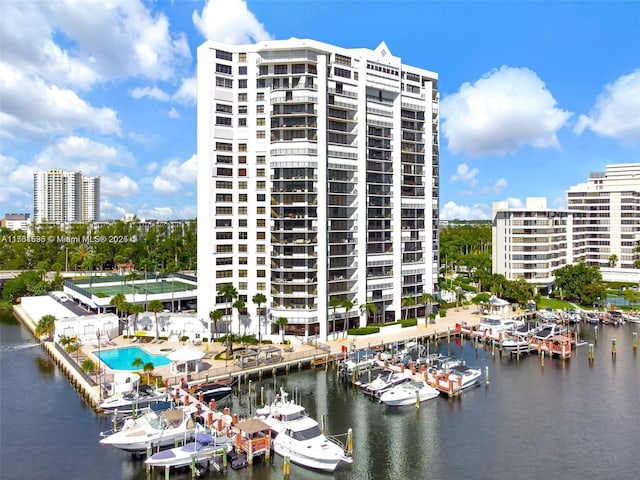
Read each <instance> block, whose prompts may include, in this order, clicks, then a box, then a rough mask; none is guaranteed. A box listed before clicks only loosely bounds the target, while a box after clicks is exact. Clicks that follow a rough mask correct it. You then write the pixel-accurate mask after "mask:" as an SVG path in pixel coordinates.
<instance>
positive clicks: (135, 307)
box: [125, 302, 145, 333]
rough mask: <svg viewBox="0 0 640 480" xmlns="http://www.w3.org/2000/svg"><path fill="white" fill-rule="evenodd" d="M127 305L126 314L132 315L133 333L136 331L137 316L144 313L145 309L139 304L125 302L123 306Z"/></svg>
mask: <svg viewBox="0 0 640 480" xmlns="http://www.w3.org/2000/svg"><path fill="white" fill-rule="evenodd" d="M127 305H130V307H129V308H128V312H129V313H130V314H133V332H134V333H135V332H137V331H138V315H140V314H141V313H142V312H144V311H145V308H144V306H143V305H142V304H141V303H134V304H130V303H126V302H125V306H127Z"/></svg>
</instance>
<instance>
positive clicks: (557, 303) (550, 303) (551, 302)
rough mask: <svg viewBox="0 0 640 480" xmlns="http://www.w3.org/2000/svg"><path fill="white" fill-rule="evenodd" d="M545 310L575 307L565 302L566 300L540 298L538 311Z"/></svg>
mask: <svg viewBox="0 0 640 480" xmlns="http://www.w3.org/2000/svg"><path fill="white" fill-rule="evenodd" d="M545 308H553V309H554V310H564V309H566V308H574V306H573V305H572V304H571V303H569V302H565V301H564V300H557V299H555V298H546V297H542V298H540V301H539V302H538V310H544V309H545Z"/></svg>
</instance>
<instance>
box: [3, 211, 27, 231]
mask: <svg viewBox="0 0 640 480" xmlns="http://www.w3.org/2000/svg"><path fill="white" fill-rule="evenodd" d="M29 224H30V221H29V214H28V213H7V214H5V216H4V218H3V219H2V220H1V221H0V226H2V228H8V229H9V230H23V231H25V232H26V231H28V230H29Z"/></svg>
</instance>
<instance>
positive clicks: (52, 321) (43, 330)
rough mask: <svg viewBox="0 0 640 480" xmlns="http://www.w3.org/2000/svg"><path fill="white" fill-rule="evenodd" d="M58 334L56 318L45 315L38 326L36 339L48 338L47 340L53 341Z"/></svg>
mask: <svg viewBox="0 0 640 480" xmlns="http://www.w3.org/2000/svg"><path fill="white" fill-rule="evenodd" d="M55 332H56V317H54V316H53V315H51V314H49V315H43V316H42V318H40V320H39V321H38V323H37V324H36V329H35V332H34V333H35V335H36V337H46V338H47V340H49V339H51V337H52V336H53V334H54V333H55Z"/></svg>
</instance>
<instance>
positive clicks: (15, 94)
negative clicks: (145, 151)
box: [0, 63, 121, 139]
mask: <svg viewBox="0 0 640 480" xmlns="http://www.w3.org/2000/svg"><path fill="white" fill-rule="evenodd" d="M0 90H2V112H0V136H2V137H5V138H12V139H16V138H17V139H23V138H24V137H30V138H34V137H42V136H46V135H51V134H65V133H68V132H70V131H72V130H74V129H80V128H82V129H86V130H89V131H94V132H98V133H101V134H116V135H120V134H121V131H120V120H119V119H118V116H117V114H116V112H115V111H114V110H112V109H110V108H94V107H92V106H91V105H89V104H88V103H87V102H85V101H84V100H83V99H81V98H80V97H79V96H78V95H77V94H76V93H75V92H73V91H72V90H69V89H66V88H61V87H58V86H55V85H48V84H47V83H45V82H44V81H43V80H42V79H39V78H37V77H31V76H25V75H24V74H23V73H22V72H21V71H19V70H18V69H16V68H14V67H12V66H10V65H8V64H6V63H0Z"/></svg>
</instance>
